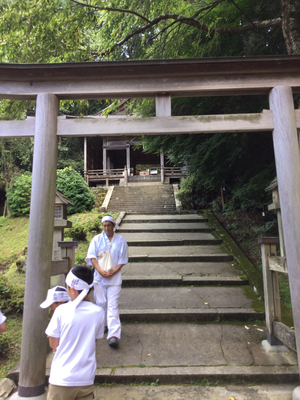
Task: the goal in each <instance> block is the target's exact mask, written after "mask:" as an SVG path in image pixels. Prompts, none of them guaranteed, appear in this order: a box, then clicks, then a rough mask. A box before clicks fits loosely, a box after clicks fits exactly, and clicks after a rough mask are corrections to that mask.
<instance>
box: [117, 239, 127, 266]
mask: <svg viewBox="0 0 300 400" xmlns="http://www.w3.org/2000/svg"><path fill="white" fill-rule="evenodd" d="M127 263H128V244H127V242H126V240H125V239H124V238H123V240H122V246H121V250H120V254H119V260H118V265H120V264H124V265H125V264H127Z"/></svg>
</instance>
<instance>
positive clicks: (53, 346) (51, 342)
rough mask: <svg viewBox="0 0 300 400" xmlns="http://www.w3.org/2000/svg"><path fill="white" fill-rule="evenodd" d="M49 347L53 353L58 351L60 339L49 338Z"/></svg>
mask: <svg viewBox="0 0 300 400" xmlns="http://www.w3.org/2000/svg"><path fill="white" fill-rule="evenodd" d="M49 345H50V347H51V349H52V350H53V351H56V349H57V346H58V345H59V338H56V337H51V336H49Z"/></svg>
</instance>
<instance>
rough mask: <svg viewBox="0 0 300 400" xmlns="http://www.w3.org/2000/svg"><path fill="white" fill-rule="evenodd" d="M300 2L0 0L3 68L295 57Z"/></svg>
mask: <svg viewBox="0 0 300 400" xmlns="http://www.w3.org/2000/svg"><path fill="white" fill-rule="evenodd" d="M299 9H300V5H299V1H297V0H213V1H211V0H173V1H169V0H159V1H158V0H149V1H143V0H106V1H103V0H85V1H84V0H82V1H79V0H32V1H28V0H2V1H1V4H0V13H1V20H0V61H1V62H18V63H28V62H72V61H77V62H78V61H100V60H120V59H153V58H190V57H192V58H193V57H206V56H232V55H235V56H237V55H245V56H247V55H249V54H274V53H277V54H282V53H288V54H295V53H299V49H300V44H299V43H300V39H299V38H300V33H299V24H298V23H297V19H298V18H299V12H300V11H299Z"/></svg>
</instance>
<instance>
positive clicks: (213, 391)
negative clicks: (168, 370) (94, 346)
mask: <svg viewBox="0 0 300 400" xmlns="http://www.w3.org/2000/svg"><path fill="white" fill-rule="evenodd" d="M294 388H295V385H261V386H238V385H228V386H213V387H212V386H178V385H176V386H175V385H174V386H171V385H170V386H161V385H159V386H145V385H144V386H125V385H118V386H108V387H97V389H96V392H95V394H96V399H97V400H100V399H101V400H119V399H122V398H123V399H126V400H148V399H151V400H195V399H197V400H198V399H199V400H218V399H219V400H291V399H292V392H293V390H294Z"/></svg>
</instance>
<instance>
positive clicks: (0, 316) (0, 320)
mask: <svg viewBox="0 0 300 400" xmlns="http://www.w3.org/2000/svg"><path fill="white" fill-rule="evenodd" d="M5 321H6V317H5V316H4V315H3V314H2V312H1V311H0V325H1V324H3V322H5Z"/></svg>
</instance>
